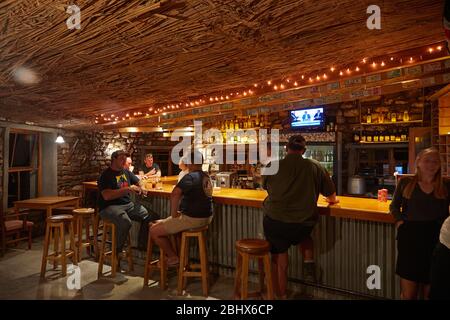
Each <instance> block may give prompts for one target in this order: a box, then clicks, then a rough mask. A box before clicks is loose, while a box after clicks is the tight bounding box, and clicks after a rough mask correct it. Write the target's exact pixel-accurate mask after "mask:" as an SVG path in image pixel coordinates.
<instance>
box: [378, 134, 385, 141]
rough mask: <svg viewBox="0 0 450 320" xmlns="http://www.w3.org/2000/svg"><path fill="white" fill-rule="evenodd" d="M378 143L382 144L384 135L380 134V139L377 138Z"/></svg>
mask: <svg viewBox="0 0 450 320" xmlns="http://www.w3.org/2000/svg"><path fill="white" fill-rule="evenodd" d="M378 140H379V141H380V142H384V134H383V133H381V132H380V137H379V138H378Z"/></svg>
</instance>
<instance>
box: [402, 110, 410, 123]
mask: <svg viewBox="0 0 450 320" xmlns="http://www.w3.org/2000/svg"><path fill="white" fill-rule="evenodd" d="M403 121H405V122H408V121H409V112H408V110H405V112H403Z"/></svg>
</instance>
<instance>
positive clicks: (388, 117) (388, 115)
mask: <svg viewBox="0 0 450 320" xmlns="http://www.w3.org/2000/svg"><path fill="white" fill-rule="evenodd" d="M391 116H392V115H391V112H390V111H388V113H387V117H386V120H387V122H390V121H391Z"/></svg>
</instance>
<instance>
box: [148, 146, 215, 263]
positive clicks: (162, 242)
mask: <svg viewBox="0 0 450 320" xmlns="http://www.w3.org/2000/svg"><path fill="white" fill-rule="evenodd" d="M202 158H203V157H202V154H201V153H200V152H198V151H191V152H190V154H188V156H187V157H186V162H187V163H186V165H187V167H188V170H189V173H188V174H186V175H185V176H184V177H183V179H181V181H180V182H178V184H177V185H176V186H175V188H174V189H173V191H172V194H171V196H170V216H169V217H168V218H166V219H163V220H158V221H157V223H156V224H154V225H153V226H152V227H151V229H150V234H151V237H152V239H153V241H155V243H156V244H157V245H158V246H159V247H160V248H161V249H163V250H164V251H165V252H166V254H167V265H169V266H174V265H177V264H178V263H179V259H178V256H177V254H176V252H175V250H174V248H172V245H171V243H170V241H169V238H168V235H171V234H175V233H178V232H181V231H184V230H188V229H194V228H200V227H203V226H205V225H208V224H209V223H211V220H212V216H213V206H212V191H213V187H212V183H211V179H210V178H209V175H208V174H207V173H205V172H203V171H202V163H203V159H202Z"/></svg>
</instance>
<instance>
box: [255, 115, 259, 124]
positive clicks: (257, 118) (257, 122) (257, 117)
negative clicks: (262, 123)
mask: <svg viewBox="0 0 450 320" xmlns="http://www.w3.org/2000/svg"><path fill="white" fill-rule="evenodd" d="M255 127H259V114H256V118H255Z"/></svg>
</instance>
